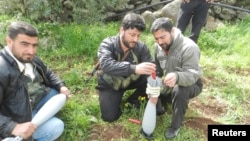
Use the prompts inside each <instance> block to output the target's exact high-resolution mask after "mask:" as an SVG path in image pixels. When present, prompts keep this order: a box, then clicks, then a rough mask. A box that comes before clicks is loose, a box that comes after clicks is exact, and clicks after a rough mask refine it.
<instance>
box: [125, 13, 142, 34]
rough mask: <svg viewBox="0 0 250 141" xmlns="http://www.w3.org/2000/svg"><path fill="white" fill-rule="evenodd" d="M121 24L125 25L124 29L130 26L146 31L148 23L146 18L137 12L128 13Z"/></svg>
mask: <svg viewBox="0 0 250 141" xmlns="http://www.w3.org/2000/svg"><path fill="white" fill-rule="evenodd" d="M121 26H122V27H123V29H124V30H127V29H129V28H131V29H133V28H136V29H138V30H139V31H141V32H142V31H144V30H145V29H146V24H145V20H144V18H143V17H142V16H141V15H139V14H135V13H132V12H130V13H127V14H126V15H125V16H124V18H123V20H122V23H121Z"/></svg>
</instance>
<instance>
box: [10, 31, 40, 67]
mask: <svg viewBox="0 0 250 141" xmlns="http://www.w3.org/2000/svg"><path fill="white" fill-rule="evenodd" d="M6 41H7V45H8V47H9V49H10V51H11V52H12V54H13V55H14V56H15V57H16V59H18V60H19V61H20V62H22V63H29V62H31V61H32V60H33V58H34V56H35V54H36V50H37V45H38V37H30V36H27V35H25V34H18V35H17V37H16V38H15V39H13V40H12V39H11V38H9V37H7V38H6Z"/></svg>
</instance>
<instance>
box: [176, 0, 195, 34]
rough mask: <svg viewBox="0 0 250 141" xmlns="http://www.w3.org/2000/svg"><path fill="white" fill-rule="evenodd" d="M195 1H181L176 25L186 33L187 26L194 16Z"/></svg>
mask: <svg viewBox="0 0 250 141" xmlns="http://www.w3.org/2000/svg"><path fill="white" fill-rule="evenodd" d="M195 4H196V3H195V2H194V1H193V0H191V1H190V2H189V3H184V2H182V3H181V6H180V9H179V14H178V17H177V22H176V27H177V28H179V29H180V30H181V32H182V33H183V34H184V32H185V31H186V28H187V26H188V24H189V22H190V20H191V18H192V16H193V10H194V8H195Z"/></svg>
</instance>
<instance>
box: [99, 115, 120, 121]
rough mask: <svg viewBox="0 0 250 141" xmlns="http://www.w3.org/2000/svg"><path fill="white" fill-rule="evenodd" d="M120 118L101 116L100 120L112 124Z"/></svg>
mask: <svg viewBox="0 0 250 141" xmlns="http://www.w3.org/2000/svg"><path fill="white" fill-rule="evenodd" d="M119 117H120V115H119V116H116V115H115V116H114V115H102V120H103V121H105V122H113V121H116V120H118V119H119Z"/></svg>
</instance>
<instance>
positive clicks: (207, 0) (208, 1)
mask: <svg viewBox="0 0 250 141" xmlns="http://www.w3.org/2000/svg"><path fill="white" fill-rule="evenodd" d="M206 2H207V3H212V2H214V0H206Z"/></svg>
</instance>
